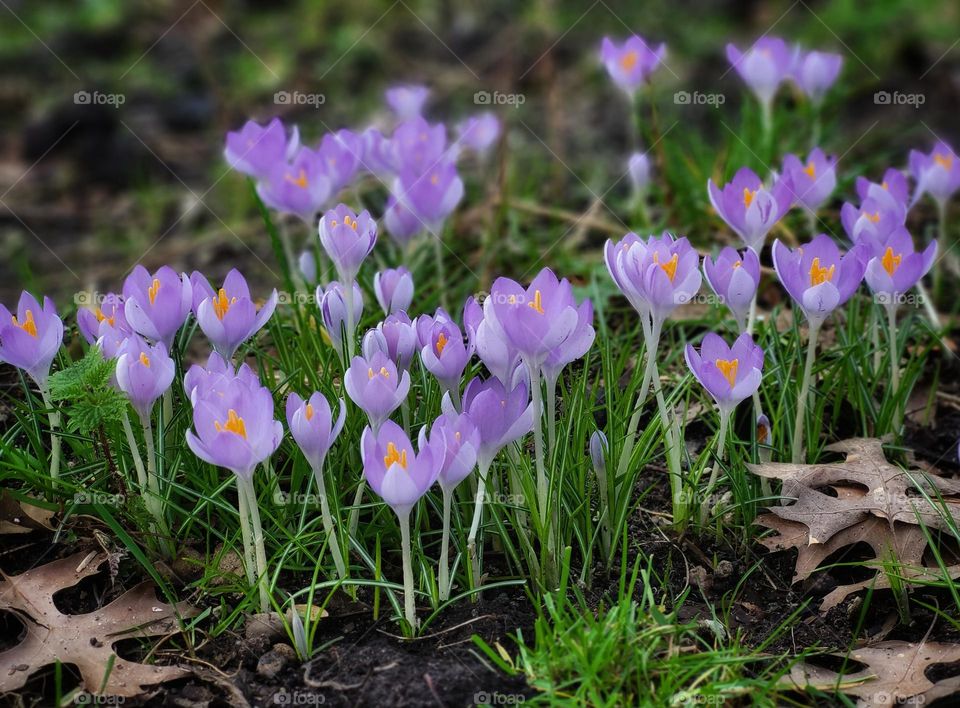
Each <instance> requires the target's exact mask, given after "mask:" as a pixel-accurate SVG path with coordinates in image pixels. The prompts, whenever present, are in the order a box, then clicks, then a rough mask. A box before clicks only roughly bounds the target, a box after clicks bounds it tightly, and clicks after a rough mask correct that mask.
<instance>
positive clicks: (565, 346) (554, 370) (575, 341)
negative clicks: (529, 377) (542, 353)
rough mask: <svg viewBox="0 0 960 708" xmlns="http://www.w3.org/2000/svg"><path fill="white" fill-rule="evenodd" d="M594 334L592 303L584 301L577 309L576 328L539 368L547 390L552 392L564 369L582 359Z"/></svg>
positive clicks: (587, 300)
mask: <svg viewBox="0 0 960 708" xmlns="http://www.w3.org/2000/svg"><path fill="white" fill-rule="evenodd" d="M595 337H596V332H594V329H593V303H592V302H590V300H589V299H585V300H584V301H583V302H582V303H580V306H579V307H578V308H577V326H576V327H574V329H573V332H571V333H570V336H569V337H567V338H566V339H565V340H563V342H561V343H560V344H559V345H558V346H557V347H555V348H554V349H553V351H551V352H550V353H549V354H548V355H547V358H546V359H545V360H544V362H543V365H542V366H541V367H540V368H541V371H542V372H543V378H544V380H545V381H546V382H547V390H548V391H552V390H553V389H555V387H556V385H557V379H559V378H560V372H561V371H563V369H564V367H566V366H567V364H570V363H571V362H574V361H576V360H577V359H580V358H582V357H583V356H584V355H585V354H586V353H587V352H588V351H589V350H590V347H592V346H593V340H594V338H595Z"/></svg>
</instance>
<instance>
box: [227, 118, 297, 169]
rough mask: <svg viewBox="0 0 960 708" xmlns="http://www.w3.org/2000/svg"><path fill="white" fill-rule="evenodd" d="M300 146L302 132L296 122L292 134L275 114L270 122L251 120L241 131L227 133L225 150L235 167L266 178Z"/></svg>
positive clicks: (229, 160) (231, 165)
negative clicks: (262, 122) (264, 123)
mask: <svg viewBox="0 0 960 708" xmlns="http://www.w3.org/2000/svg"><path fill="white" fill-rule="evenodd" d="M299 147H300V134H299V132H298V131H297V128H296V126H294V127H293V129H292V131H291V134H290V137H289V138H288V137H287V130H286V128H285V127H284V125H283V123H282V122H281V121H280V119H279V118H274V119H273V120H271V121H270V122H269V123H268V124H267V125H266V126H261V125H259V124H258V123H256V122H255V121H252V120H249V121H247V122H246V123H245V124H244V126H243V128H241V129H240V130H239V131H232V132H229V133H227V140H226V147H225V148H224V151H223V154H224V157H225V158H226V160H227V163H228V164H229V165H230V167H232V168H233V169H235V170H237V171H238V172H243V173H244V174H247V175H250V176H251V177H255V178H257V179H262V178H265V177H267V175H269V174H270V171H271V170H272V169H273V168H274V167H275V166H276V165H278V164H282V163H283V162H285V161H286V160H287V159H288V158H289V157H291V156H292V155H293V154H294V153H295V152H296V151H297V149H298V148H299Z"/></svg>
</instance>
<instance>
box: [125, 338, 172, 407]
mask: <svg viewBox="0 0 960 708" xmlns="http://www.w3.org/2000/svg"><path fill="white" fill-rule="evenodd" d="M175 370H176V365H175V364H174V363H173V359H171V358H170V357H169V356H168V355H167V348H166V347H165V346H164V344H163V342H157V343H156V344H154V345H152V346H151V345H150V344H147V342H146V341H145V340H144V339H143V338H142V337H140V336H138V335H136V334H133V335H130V336H129V337H127V339H126V341H125V342H124V343H123V345H121V347H120V349H119V351H118V352H117V369H116V379H117V387H118V388H119V389H120V390H121V391H123V392H124V393H125V394H127V398H129V399H130V403H131V405H132V406H133V408H134V410H136V411H137V413H138V414H139V415H140V418H141V420H143V419H145V418H149V417H150V411H151V410H153V404H154V403H156V401H157V399H158V398H160V396H162V395H163V394H164V392H166V390H167V389H168V388H170V384H172V383H173V375H174V373H175Z"/></svg>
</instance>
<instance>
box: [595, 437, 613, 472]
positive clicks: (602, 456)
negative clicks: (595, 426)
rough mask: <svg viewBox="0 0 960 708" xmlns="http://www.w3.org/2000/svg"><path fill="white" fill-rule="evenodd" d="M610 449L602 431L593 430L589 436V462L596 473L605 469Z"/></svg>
mask: <svg viewBox="0 0 960 708" xmlns="http://www.w3.org/2000/svg"><path fill="white" fill-rule="evenodd" d="M609 449H610V446H609V444H608V443H607V436H606V435H604V433H603V431H602V430H594V431H593V435H591V436H590V461H591V462H592V463H593V469H594V470H595V471H597V472H598V473H599V472H601V471H603V472H605V471H606V469H607V451H608V450H609Z"/></svg>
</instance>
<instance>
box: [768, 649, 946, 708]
mask: <svg viewBox="0 0 960 708" xmlns="http://www.w3.org/2000/svg"><path fill="white" fill-rule="evenodd" d="M832 656H838V657H844V656H848V657H849V658H850V659H852V660H853V661H856V662H859V663H861V664H864V665H865V668H863V669H861V670H859V671H856V672H852V673H847V674H839V673H837V672H836V671H832V670H831V669H826V668H823V667H822V666H816V665H815V664H809V663H803V662H802V663H799V664H796V665H794V667H793V668H792V669H791V670H790V676H789V677H784V679H783V682H784V684H786V685H790V684H792V685H793V686H794V687H796V688H798V689H801V690H802V689H806V688H808V687H810V688H817V689H819V690H821V691H832V690H837V691H840V692H841V693H845V694H847V695H850V696H855V697H856V698H858V699H859V700H858V701H857V705H858V706H890V705H899V704H900V703H902V702H904V701H908V700H910V703H911V705H923V704H924V703H932V702H933V701H935V700H937V699H940V698H944V697H946V696H952V695H955V694H956V693H957V692H958V691H960V677H958V676H951V677H950V678H945V679H943V680H941V681H938V682H936V683H934V682H932V681H931V680H930V679H928V678H927V677H926V673H925V672H926V670H927V669H928V668H930V667H931V666H933V665H934V664H952V663H955V662H957V661H960V644H944V643H940V642H916V643H915V642H902V641H886V642H878V643H877V644H874V645H872V646H866V647H861V648H859V649H854V650H853V651H851V652H850V653H849V654H848V655H847V654H842V653H836V654H833V655H832ZM911 699H912V700H911Z"/></svg>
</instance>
